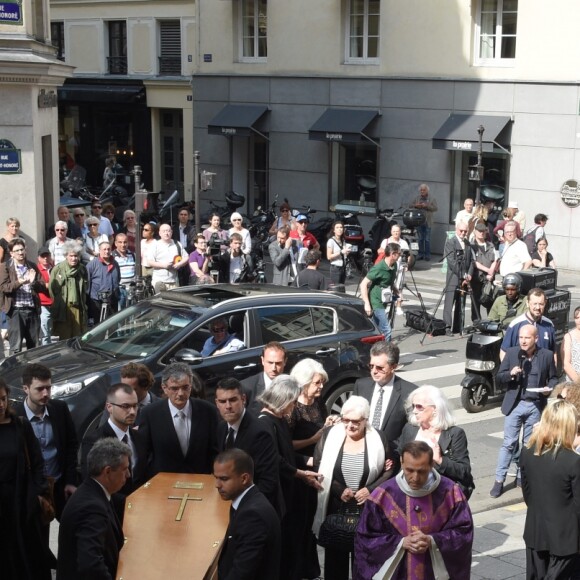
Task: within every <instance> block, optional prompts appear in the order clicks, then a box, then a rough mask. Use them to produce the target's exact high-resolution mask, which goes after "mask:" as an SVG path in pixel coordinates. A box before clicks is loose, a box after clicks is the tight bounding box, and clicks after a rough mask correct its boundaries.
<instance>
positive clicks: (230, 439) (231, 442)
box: [226, 427, 235, 449]
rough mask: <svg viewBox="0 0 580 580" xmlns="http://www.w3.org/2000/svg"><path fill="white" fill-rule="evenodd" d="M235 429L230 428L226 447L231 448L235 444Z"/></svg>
mask: <svg viewBox="0 0 580 580" xmlns="http://www.w3.org/2000/svg"><path fill="white" fill-rule="evenodd" d="M234 434H235V431H234V430H233V428H232V427H230V428H229V429H228V436H227V437H226V449H231V448H232V447H233V446H234Z"/></svg>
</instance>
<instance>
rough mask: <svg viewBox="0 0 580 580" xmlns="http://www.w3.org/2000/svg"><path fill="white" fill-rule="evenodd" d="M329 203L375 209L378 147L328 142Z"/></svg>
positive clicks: (365, 144)
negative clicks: (329, 159)
mask: <svg viewBox="0 0 580 580" xmlns="http://www.w3.org/2000/svg"><path fill="white" fill-rule="evenodd" d="M330 150H331V166H330V190H331V204H334V205H336V204H337V203H338V204H345V205H356V206H359V207H361V208H375V207H376V205H377V187H378V175H379V173H378V148H377V147H376V145H374V144H372V143H332V144H331V149H330Z"/></svg>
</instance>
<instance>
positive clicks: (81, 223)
mask: <svg viewBox="0 0 580 580" xmlns="http://www.w3.org/2000/svg"><path fill="white" fill-rule="evenodd" d="M86 217H87V216H86V214H85V210H84V209H82V208H77V209H73V219H74V221H75V225H76V226H77V228H78V229H79V230H80V232H81V236H84V235H85V234H88V233H89V228H88V227H87V225H86V224H85V218H86Z"/></svg>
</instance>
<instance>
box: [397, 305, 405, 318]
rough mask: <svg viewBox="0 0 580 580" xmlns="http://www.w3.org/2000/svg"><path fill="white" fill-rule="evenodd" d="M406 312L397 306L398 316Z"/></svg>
mask: <svg viewBox="0 0 580 580" xmlns="http://www.w3.org/2000/svg"><path fill="white" fill-rule="evenodd" d="M403 314H404V312H403V309H402V308H401V307H400V306H397V316H403Z"/></svg>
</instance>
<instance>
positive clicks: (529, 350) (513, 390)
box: [490, 324, 558, 498]
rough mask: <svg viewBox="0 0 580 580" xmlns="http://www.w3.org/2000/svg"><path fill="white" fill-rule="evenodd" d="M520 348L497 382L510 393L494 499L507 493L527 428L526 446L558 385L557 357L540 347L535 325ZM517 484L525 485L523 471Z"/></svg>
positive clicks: (523, 333) (522, 333) (510, 354)
mask: <svg viewBox="0 0 580 580" xmlns="http://www.w3.org/2000/svg"><path fill="white" fill-rule="evenodd" d="M518 340H519V346H512V347H510V348H508V349H507V351H506V354H505V357H504V359H503V361H502V363H501V366H500V368H499V371H498V374H497V380H498V381H499V382H500V383H501V384H503V385H505V386H506V388H507V391H506V394H505V396H504V399H503V403H502V405H501V412H502V413H503V414H504V415H505V422H504V429H503V432H504V436H503V443H502V446H501V449H500V451H499V457H498V460H497V468H496V472H495V483H494V484H493V487H492V489H491V491H490V495H491V497H493V498H497V497H499V496H500V495H501V494H502V493H503V484H504V481H505V478H506V475H507V471H508V467H509V464H510V461H511V458H512V455H513V453H514V449H515V447H516V445H517V442H518V440H519V436H520V429H522V428H523V430H524V436H523V445H525V444H526V443H527V442H528V439H529V438H530V435H531V434H532V429H533V426H534V425H535V424H536V423H537V422H538V421H539V420H540V417H541V415H542V411H543V410H544V407H545V406H546V402H547V397H548V395H549V394H550V392H551V391H552V389H553V388H554V386H555V385H556V383H557V382H558V376H557V371H556V365H555V364H554V355H553V353H552V351H551V350H548V349H546V348H539V347H538V344H537V343H538V331H537V329H536V327H535V326H534V325H533V324H526V325H524V326H522V327H521V328H520V330H519V335H518ZM516 484H517V485H521V479H520V473H519V468H518V472H517V475H516Z"/></svg>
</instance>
